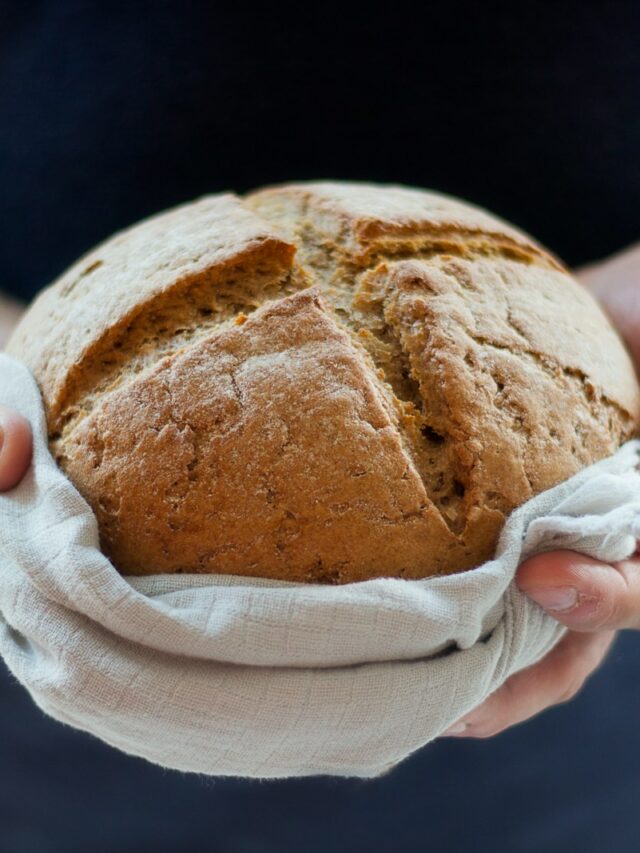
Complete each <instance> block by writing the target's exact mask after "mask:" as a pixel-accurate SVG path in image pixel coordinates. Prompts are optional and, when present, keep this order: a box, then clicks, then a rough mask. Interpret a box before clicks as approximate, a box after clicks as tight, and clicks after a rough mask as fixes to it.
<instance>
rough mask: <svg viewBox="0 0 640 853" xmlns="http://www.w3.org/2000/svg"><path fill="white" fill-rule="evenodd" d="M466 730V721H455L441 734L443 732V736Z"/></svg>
mask: <svg viewBox="0 0 640 853" xmlns="http://www.w3.org/2000/svg"><path fill="white" fill-rule="evenodd" d="M466 730H467V724H466V723H456V724H455V725H453V726H450V727H449V728H448V729H447V730H446V732H442V734H443V736H447V735H461V734H462V732H465V731H466Z"/></svg>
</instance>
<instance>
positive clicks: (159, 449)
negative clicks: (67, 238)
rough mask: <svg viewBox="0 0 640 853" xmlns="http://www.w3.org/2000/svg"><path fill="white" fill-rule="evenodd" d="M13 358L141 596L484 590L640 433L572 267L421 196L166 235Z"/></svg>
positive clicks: (359, 190) (617, 357)
mask: <svg viewBox="0 0 640 853" xmlns="http://www.w3.org/2000/svg"><path fill="white" fill-rule="evenodd" d="M9 352H10V353H11V354H13V355H14V356H16V357H18V358H20V359H22V360H23V361H24V362H26V363H27V365H28V366H29V367H30V368H31V370H32V372H33V373H34V375H35V377H36V379H37V381H38V383H39V386H40V388H41V391H42V394H43V398H44V403H45V407H46V412H47V418H48V427H49V439H50V447H51V450H52V452H53V454H54V455H55V458H56V459H57V461H58V463H59V465H60V466H61V467H62V469H63V470H64V471H65V472H66V474H67V475H68V477H69V478H70V479H71V480H72V481H73V482H74V483H75V485H76V486H77V488H78V489H79V491H80V492H81V493H82V495H83V496H84V497H85V498H86V500H87V501H88V503H89V504H90V505H91V507H92V509H93V510H94V512H95V514H96V516H97V519H98V524H99V530H100V536H101V544H102V547H103V549H104V552H105V553H106V554H107V555H108V556H109V557H110V559H111V560H112V561H113V564H114V565H115V566H116V567H117V568H118V569H119V570H120V571H122V572H123V573H126V574H152V573H160V572H214V573H228V574H235V575H249V576H261V577H267V578H280V579H284V580H290V581H305V582H324V583H327V582H328V583H345V582H349V581H361V580H366V579H369V578H374V577H380V576H394V577H404V578H422V577H426V576H429V575H433V574H439V573H445V572H455V571H461V570H466V569H470V568H472V567H475V566H478V565H479V564H481V563H482V562H484V561H486V560H487V559H490V558H491V557H492V555H493V553H494V550H495V547H496V542H497V539H498V536H499V533H500V531H501V529H502V526H503V523H504V521H505V517H506V516H507V515H508V514H509V513H510V512H511V511H512V510H513V509H514V508H515V507H517V506H518V505H520V504H522V503H523V502H525V501H526V500H527V499H528V498H530V497H532V496H533V495H535V494H537V493H539V492H541V491H543V490H544V489H548V488H550V487H551V486H553V485H555V484H557V483H558V482H560V481H562V480H565V479H567V478H568V477H570V476H571V475H572V474H574V473H575V472H577V471H578V470H579V469H581V468H583V467H585V466H587V465H590V464H591V463H593V462H595V461H596V460H598V459H601V458H603V457H606V456H609V455H611V454H612V453H614V452H615V451H616V449H617V448H618V447H619V446H620V445H621V444H622V443H624V442H625V441H626V440H627V439H629V438H631V437H632V436H634V435H637V434H638V431H639V425H640V390H639V388H638V382H637V378H636V375H635V371H634V367H633V364H632V362H631V360H630V357H629V355H628V353H627V350H626V349H625V347H624V345H623V344H622V342H621V340H620V339H619V337H618V335H617V333H616V332H615V330H614V329H613V327H612V325H611V323H610V322H609V319H608V318H607V317H606V316H605V314H604V313H603V312H602V310H601V309H600V307H599V306H598V304H597V303H596V302H595V300H594V299H593V298H592V297H591V296H590V295H589V293H588V292H587V291H586V289H585V288H583V287H582V286H581V285H580V284H579V283H577V282H576V281H575V280H574V279H573V278H572V277H571V275H570V274H569V273H568V271H567V270H566V269H565V267H564V266H563V265H562V263H560V261H559V260H558V259H557V258H555V257H554V256H553V255H552V254H550V253H549V252H548V251H546V250H545V249H544V248H542V247H541V246H540V245H538V244H537V243H536V242H534V241H533V240H532V239H531V238H530V237H528V236H527V235H526V234H524V233H522V232H520V231H518V230H517V229H515V228H514V227H512V226H510V225H508V224H506V223H505V222H503V221H501V220H500V219H498V218H496V217H494V216H491V215H490V214H488V213H486V212H484V211H483V210H480V209H479V208H477V207H474V206H471V205H469V204H464V203H462V202H460V201H458V200H456V199H453V198H450V197H447V196H444V195H440V194H437V193H433V192H425V191H421V190H415V189H410V188H406V187H396V186H374V185H369V184H356V183H328V182H318V183H306V184H305V183H302V184H297V185H286V186H278V187H273V188H268V189H265V190H261V191H258V192H255V193H252V194H250V195H248V196H247V197H245V198H242V199H241V198H238V197H236V196H234V195H231V194H225V195H217V196H210V197H206V198H203V199H200V200H198V201H196V202H194V203H192V204H187V205H184V206H182V207H179V208H176V209H174V210H170V211H168V212H166V213H162V214H160V215H159V216H155V217H153V218H151V219H148V220H146V221H144V222H142V223H140V224H138V225H135V226H134V227H132V228H130V229H129V230H127V231H124V232H122V233H120V234H117V235H116V236H114V237H112V238H111V239H110V240H108V241H107V242H105V243H104V244H102V245H101V246H99V247H97V248H96V249H95V250H93V251H92V252H91V253H90V254H89V255H87V256H86V257H84V258H83V259H82V260H81V261H79V262H78V263H77V264H75V265H74V266H73V267H72V268H71V269H70V270H68V271H67V272H66V273H65V274H64V275H63V276H62V277H61V278H60V279H59V280H58V281H57V282H56V283H54V284H53V285H52V286H51V287H50V288H48V289H47V290H46V291H44V292H43V293H42V295H41V296H40V297H39V298H38V299H37V300H36V301H35V303H34V304H33V306H32V307H31V309H30V310H29V311H28V312H27V314H26V315H25V316H24V319H23V320H22V322H21V324H20V326H19V327H18V329H17V330H16V332H15V334H14V336H13V338H12V340H11V342H10V345H9Z"/></svg>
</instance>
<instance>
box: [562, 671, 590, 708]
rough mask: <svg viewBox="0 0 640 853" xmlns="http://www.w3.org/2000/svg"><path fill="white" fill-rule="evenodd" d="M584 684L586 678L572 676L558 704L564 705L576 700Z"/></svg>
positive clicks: (563, 689) (565, 685) (564, 687)
mask: <svg viewBox="0 0 640 853" xmlns="http://www.w3.org/2000/svg"><path fill="white" fill-rule="evenodd" d="M584 682H585V678H583V677H582V676H579V677H578V676H572V677H571V678H569V679H568V681H567V682H566V683H565V684H564V686H563V688H562V692H561V693H560V697H559V699H558V702H559V703H561V704H562V703H565V702H570V701H571V700H572V699H575V697H576V696H577V695H578V693H579V692H580V691H581V690H582V688H583V686H584Z"/></svg>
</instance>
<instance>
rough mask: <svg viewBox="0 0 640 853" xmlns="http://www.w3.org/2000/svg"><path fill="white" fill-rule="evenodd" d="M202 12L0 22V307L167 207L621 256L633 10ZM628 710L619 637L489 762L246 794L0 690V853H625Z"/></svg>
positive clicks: (169, 8)
mask: <svg viewBox="0 0 640 853" xmlns="http://www.w3.org/2000/svg"><path fill="white" fill-rule="evenodd" d="M218 5H219V4H216V6H214V4H212V3H208V2H200V3H199V2H189V0H183V2H180V3H178V2H160V0H156V2H127V3H124V2H110V3H104V4H92V3H83V2H60V0H56V2H14V3H6V2H3V0H0V186H1V187H2V192H1V193H0V221H1V222H2V229H1V230H0V269H1V270H2V282H1V283H0V287H1V288H2V289H5V290H7V291H9V292H13V293H14V294H15V295H21V296H22V297H23V298H25V299H27V298H30V297H32V296H33V295H34V294H35V293H36V292H37V291H38V290H39V289H40V288H41V287H42V286H43V285H45V284H47V283H48V282H49V281H50V280H52V279H53V278H54V277H55V276H57V275H58V274H59V273H60V272H61V271H62V270H63V269H64V268H65V267H66V266H67V265H68V264H69V263H71V262H72V261H73V260H74V259H75V258H76V257H77V256H78V255H79V254H81V253H83V252H84V251H86V250H87V249H89V248H90V247H91V246H92V245H93V244H95V243H96V242H98V241H100V240H102V239H104V238H106V237H108V236H109V235H110V234H111V233H112V232H113V231H114V230H116V229H119V228H122V227H124V226H126V225H128V224H130V223H132V222H134V221H136V220H138V219H140V218H142V217H144V216H146V215H148V214H150V213H153V212H155V211H159V210H161V209H163V208H166V207H169V206H171V205H174V204H176V203H178V202H181V201H185V200H187V199H190V198H193V197H195V196H198V195H201V194H204V193H208V192H218V191H220V190H225V189H235V190H237V191H243V190H246V189H249V188H251V187H256V186H260V185H263V184H266V183H273V182H277V181H284V180H295V179H307V178H339V179H360V180H373V181H392V182H399V183H406V184H410V185H415V186H423V187H431V188H435V189H439V190H441V191H444V192H447V193H452V194H456V195H460V196H462V197H463V198H467V199H469V200H471V201H474V202H476V203H478V204H481V205H483V206H486V207H487V208H489V209H491V210H493V211H494V212H496V213H498V214H500V215H502V216H503V217H505V218H507V219H510V220H512V221H513V222H515V223H517V224H518V225H520V226H521V227H523V228H524V229H525V230H528V231H529V232H531V233H532V234H533V235H535V236H536V237H537V238H538V239H540V240H541V241H542V242H543V243H546V244H547V245H548V246H549V247H550V248H551V249H552V250H553V251H555V252H556V253H557V254H558V255H559V256H560V257H562V258H564V259H565V260H566V261H568V262H569V263H571V264H578V263H581V262H585V261H588V260H592V259H595V258H598V257H601V256H604V255H606V254H607V253H610V252H612V251H615V250H617V249H619V248H621V247H623V246H625V245H626V244H628V243H630V242H632V241H634V240H637V239H638V238H640V158H639V157H638V151H640V51H639V50H638V42H639V37H640V7H638V6H637V4H635V3H633V2H629V3H616V4H609V5H605V4H604V3H589V2H586V3H585V2H581V3H564V4H555V5H546V7H545V6H544V5H542V4H538V5H537V6H535V5H534V4H531V5H526V6H524V5H523V4H518V3H511V4H497V3H495V4H492V3H482V4H481V3H477V4H475V3H474V4H472V3H467V4H464V3H456V4H438V5H434V6H433V7H430V6H426V7H425V8H423V15H424V18H423V19H422V20H418V19H416V18H414V17H413V13H412V12H410V11H409V8H408V7H407V9H405V10H404V11H403V10H402V9H401V7H389V6H388V5H385V7H384V8H383V9H381V12H380V14H379V15H378V16H377V17H376V13H375V11H374V10H373V9H371V8H368V9H367V11H366V12H362V13H361V14H360V15H359V16H358V17H354V18H353V19H351V20H349V19H347V18H345V14H346V9H345V8H344V7H342V8H341V11H340V13H339V14H337V13H336V14H334V13H332V12H331V11H330V10H329V9H327V7H326V6H322V7H317V8H316V7H314V9H313V10H311V9H310V8H309V7H308V6H305V4H298V8H297V11H295V13H294V14H293V15H290V14H289V13H288V12H286V11H285V10H284V9H280V8H279V7H278V6H277V5H274V4H270V5H269V6H267V7H266V8H265V9H263V10H262V11H252V10H251V9H250V8H248V7H247V8H245V7H243V6H241V5H240V4H235V6H234V7H233V8H224V9H223V8H217V6H218ZM545 8H546V10H547V12H546V13H545V12H544V9H545ZM541 9H542V11H541ZM639 707H640V637H639V636H638V635H637V634H632V633H628V634H626V635H625V636H623V637H622V638H620V639H619V640H618V642H617V645H616V646H615V647H614V649H613V651H612V653H611V654H610V656H609V658H608V661H607V662H606V664H605V665H604V667H603V668H602V669H601V670H600V671H599V672H598V673H597V674H596V675H595V676H594V677H593V678H592V679H591V680H590V682H589V684H588V686H587V687H586V688H585V689H584V690H583V691H582V692H581V694H580V695H579V696H578V698H577V699H575V700H574V701H573V702H571V703H570V704H568V705H565V706H562V707H558V708H555V709H553V710H549V711H547V712H545V713H544V714H542V715H541V716H539V717H538V718H536V719H535V720H534V721H532V722H530V723H526V724H523V725H521V726H518V727H516V728H514V729H512V730H510V731H509V732H507V733H505V734H503V735H500V736H499V737H496V738H493V739H490V740H488V741H473V740H453V739H442V740H440V741H438V742H436V743H434V744H431V745H429V746H427V747H426V748H425V749H423V750H421V751H420V752H419V753H418V754H416V755H414V756H413V757H412V758H411V759H410V760H408V761H407V762H406V763H404V764H403V765H402V766H400V767H399V768H397V769H396V770H394V771H393V772H392V773H391V774H389V775H388V776H386V777H383V778H381V779H379V780H375V781H373V782H362V781H358V780H346V781H345V780H339V779H328V778H316V779H305V780H291V781H279V782H262V783H257V782H245V781H239V780H210V779H206V778H198V777H195V776H185V775H181V774H178V773H175V772H171V771H165V770H161V769H159V768H157V767H154V766H152V765H150V764H147V763H146V762H144V761H142V760H138V759H134V758H130V757H127V756H125V755H122V754H121V753H118V752H116V751H115V750H112V749H110V748H108V747H106V746H104V745H103V744H102V743H100V742H99V741H97V740H95V739H94V738H91V737H90V736H88V735H85V734H83V733H80V732H76V731H74V730H72V729H70V728H67V727H63V726H62V725H60V724H58V723H56V722H54V721H52V720H50V719H48V718H46V717H45V716H44V715H43V714H42V713H41V712H40V711H39V710H38V709H37V708H35V706H34V705H33V704H32V702H31V700H30V699H29V697H28V696H27V694H26V693H25V692H24V691H23V690H22V688H19V687H18V686H16V685H15V684H14V683H13V682H12V681H11V680H10V678H9V677H8V675H7V674H6V671H5V670H4V668H0V767H1V768H2V775H1V776H0V853H32V851H33V853H36V851H38V853H49V851H51V853H53V851H55V853H58V851H60V853H75V851H78V853H84V851H91V853H102V851H105V853H111V851H116V850H117V851H118V853H128V851H132V853H133V851H135V853H145V851H154V853H162V851H181V853H190V851H201V850H202V851H223V853H227V851H229V852H230V853H234V852H235V851H238V853H239V851H246V853H248V852H249V851H256V853H270V851H274V853H275V851H277V853H287V851H303V850H304V851H306V853H314V851H318V852H319V853H320V851H322V853H324V851H332V852H333V853H342V851H368V852H369V851H371V853H385V851H394V853H395V851H401V853H413V851H427V850H428V851H430V853H439V851H447V853H449V851H453V853H455V852H456V851H458V850H467V849H468V850H478V851H481V853H484V851H487V853H489V851H490V853H502V851H505V853H506V851H508V853H525V851H531V853H538V851H545V853H556V851H557V853H566V851H568V850H569V849H571V848H575V849H578V850H580V851H581V853H591V851H593V853H601V851H602V850H609V851H612V853H632V851H633V853H635V851H637V849H638V841H637V838H638V834H639V830H640V815H639V813H638V809H637V805H636V804H637V803H638V802H639V801H640V734H639V729H640V718H639V716H638V708H639Z"/></svg>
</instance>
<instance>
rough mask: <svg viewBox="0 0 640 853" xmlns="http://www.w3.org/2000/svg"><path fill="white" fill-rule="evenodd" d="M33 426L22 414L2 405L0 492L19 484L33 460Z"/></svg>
mask: <svg viewBox="0 0 640 853" xmlns="http://www.w3.org/2000/svg"><path fill="white" fill-rule="evenodd" d="M31 451H32V438H31V427H30V426H29V423H28V421H26V420H25V419H24V418H23V417H22V416H21V415H19V414H18V413H17V412H15V411H13V409H9V408H7V407H6V406H0V492H6V491H7V490H8V489H12V488H13V487H14V486H17V485H18V483H19V482H20V480H21V479H22V478H23V476H24V474H25V472H26V470H27V468H28V467H29V463H30V461H31Z"/></svg>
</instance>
